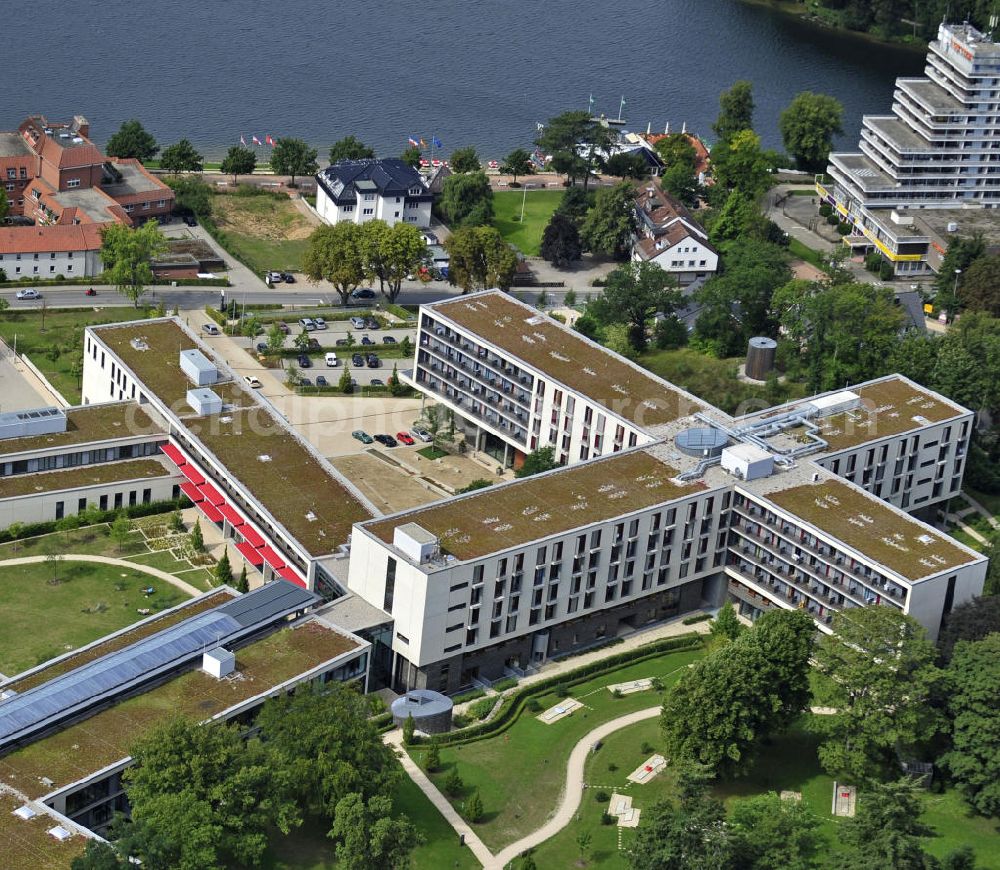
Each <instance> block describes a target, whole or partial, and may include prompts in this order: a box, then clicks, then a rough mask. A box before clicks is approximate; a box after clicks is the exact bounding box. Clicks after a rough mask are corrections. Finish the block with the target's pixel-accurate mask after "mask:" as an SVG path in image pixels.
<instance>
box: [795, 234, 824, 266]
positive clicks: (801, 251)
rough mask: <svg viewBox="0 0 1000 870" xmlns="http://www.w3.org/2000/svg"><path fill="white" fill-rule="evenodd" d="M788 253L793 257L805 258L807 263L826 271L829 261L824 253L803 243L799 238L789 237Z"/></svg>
mask: <svg viewBox="0 0 1000 870" xmlns="http://www.w3.org/2000/svg"><path fill="white" fill-rule="evenodd" d="M788 253H790V254H791V255H792V256H793V257H798V258H799V259H800V260H805V261H806V262H807V263H811V264H812V265H813V266H815V267H816V268H817V269H822V270H823V271H824V272H825V271H826V268H827V262H826V260H824V258H823V255H822V254H821V253H820V252H819V251H817V250H815V249H814V248H810V247H809V246H808V245H805V244H803V243H802V242H800V241H799V240H798V239H796V238H793V237H791V236H789V238H788Z"/></svg>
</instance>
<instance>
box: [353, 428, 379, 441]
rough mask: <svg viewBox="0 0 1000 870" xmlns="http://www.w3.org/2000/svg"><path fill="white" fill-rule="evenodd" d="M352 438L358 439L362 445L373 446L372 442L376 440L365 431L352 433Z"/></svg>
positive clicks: (359, 430)
mask: <svg viewBox="0 0 1000 870" xmlns="http://www.w3.org/2000/svg"><path fill="white" fill-rule="evenodd" d="M351 437H352V438H357V439H358V441H360V442H361V443H362V444H371V443H372V441H374V440H375V439H374V438H372V436H371V435H369V434H368V433H367V432H365V431H364V429H355V430H354V431H353V432H352V433H351Z"/></svg>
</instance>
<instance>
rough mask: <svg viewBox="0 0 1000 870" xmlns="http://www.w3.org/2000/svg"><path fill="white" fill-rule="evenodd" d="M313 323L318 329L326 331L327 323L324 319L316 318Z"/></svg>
mask: <svg viewBox="0 0 1000 870" xmlns="http://www.w3.org/2000/svg"><path fill="white" fill-rule="evenodd" d="M313 323H314V324H316V328H317V329H326V321H325V320H324V319H323V318H322V317H314V318H313Z"/></svg>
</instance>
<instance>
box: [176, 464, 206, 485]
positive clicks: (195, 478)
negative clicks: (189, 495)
mask: <svg viewBox="0 0 1000 870" xmlns="http://www.w3.org/2000/svg"><path fill="white" fill-rule="evenodd" d="M181 474H183V475H184V476H185V477H186V478H187V479H188V480H190V481H191V483H193V484H194V485H195V486H201V485H202V484H203V483H204V482H205V478H204V477H202V475H201V472H200V471H198V469H197V468H195V467H194V466H193V465H190V464H189V463H184V465H182V466H181Z"/></svg>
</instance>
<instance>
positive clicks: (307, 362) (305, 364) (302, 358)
mask: <svg viewBox="0 0 1000 870" xmlns="http://www.w3.org/2000/svg"><path fill="white" fill-rule="evenodd" d="M298 363H299V368H302V369H311V368H312V360H311V359H309V357H307V356H306V355H305V354H304V353H300V354H299V359H298Z"/></svg>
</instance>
